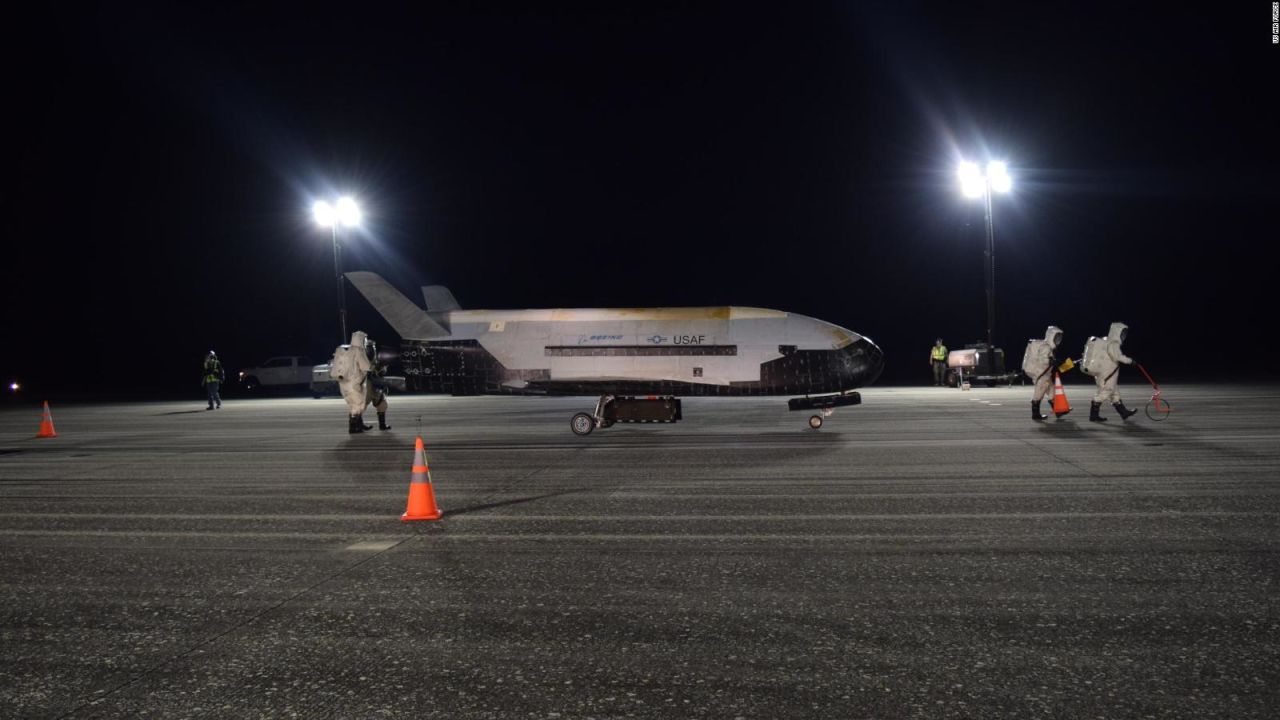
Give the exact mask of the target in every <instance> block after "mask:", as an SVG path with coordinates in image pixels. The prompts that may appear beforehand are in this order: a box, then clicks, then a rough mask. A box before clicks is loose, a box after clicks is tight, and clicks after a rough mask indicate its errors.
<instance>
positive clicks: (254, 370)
mask: <svg viewBox="0 0 1280 720" xmlns="http://www.w3.org/2000/svg"><path fill="white" fill-rule="evenodd" d="M312 367H313V364H312V362H311V358H309V357H305V356H302V355H284V356H282V357H273V358H267V360H266V362H264V363H262V364H261V365H259V366H257V367H251V368H245V369H243V370H241V371H240V385H241V386H242V387H243V388H244V389H245V390H249V391H264V390H267V391H269V390H302V389H303V388H305V387H307V385H309V384H310V383H311V368H312Z"/></svg>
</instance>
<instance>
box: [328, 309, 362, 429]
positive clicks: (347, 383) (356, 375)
mask: <svg viewBox="0 0 1280 720" xmlns="http://www.w3.org/2000/svg"><path fill="white" fill-rule="evenodd" d="M365 337H366V336H365V334H364V333H363V332H361V331H359V330H357V331H355V332H354V333H351V344H350V345H339V346H338V348H337V349H336V350H334V351H333V359H332V360H331V361H330V364H329V377H332V378H334V379H336V380H337V381H338V388H339V389H340V390H342V399H343V400H346V401H347V411H348V413H349V414H351V415H362V414H364V408H365V405H368V404H369V384H368V382H366V379H365V378H366V376H367V375H368V374H369V369H370V368H371V367H372V365H371V364H370V362H369V357H368V355H366V354H365V350H364V345H365Z"/></svg>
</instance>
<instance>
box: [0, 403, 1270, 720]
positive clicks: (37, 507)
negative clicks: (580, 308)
mask: <svg viewBox="0 0 1280 720" xmlns="http://www.w3.org/2000/svg"><path fill="white" fill-rule="evenodd" d="M1122 390H1123V391H1124V392H1125V394H1126V396H1127V398H1130V399H1131V400H1130V405H1131V406H1137V407H1139V408H1140V407H1141V406H1142V405H1143V404H1144V402H1145V398H1146V396H1148V395H1149V394H1150V390H1149V389H1144V388H1143V387H1141V386H1137V385H1128V386H1124V387H1123V388H1122ZM1165 392H1166V396H1167V397H1168V398H1169V399H1170V400H1172V401H1173V403H1174V404H1175V405H1176V407H1177V411H1176V412H1175V413H1174V414H1173V416H1172V417H1171V418H1170V419H1169V420H1168V421H1166V422H1163V423H1155V422H1151V421H1150V420H1148V419H1147V418H1145V417H1144V416H1142V415H1139V416H1137V417H1135V418H1134V419H1132V420H1130V421H1129V422H1127V423H1122V422H1120V420H1119V419H1118V418H1117V417H1116V416H1115V413H1114V411H1113V410H1112V409H1111V408H1110V407H1107V408H1106V410H1105V413H1106V414H1107V415H1108V416H1109V417H1110V418H1111V420H1110V421H1109V422H1107V423H1105V424H1104V425H1097V424H1091V423H1089V422H1087V421H1086V420H1087V414H1088V393H1087V391H1086V389H1085V388H1084V387H1083V386H1069V387H1068V394H1069V396H1070V397H1071V398H1072V400H1073V401H1074V403H1075V405H1076V407H1075V410H1074V412H1072V413H1071V414H1070V415H1068V416H1067V417H1066V418H1065V419H1063V420H1060V421H1050V422H1047V423H1043V424H1036V423H1033V422H1032V421H1031V420H1030V418H1029V413H1030V410H1029V408H1028V403H1027V400H1028V397H1029V394H1030V389H1029V388H1025V387H1023V388H1012V389H974V390H972V391H969V392H961V391H959V390H949V389H935V388H918V389H894V388H871V389H869V390H867V391H865V392H864V404H863V405H862V406H860V407H855V408H843V409H841V410H839V411H838V412H837V413H836V415H835V416H833V417H831V418H829V419H828V420H827V424H826V426H825V427H824V428H823V429H822V430H820V431H812V430H809V429H808V428H807V427H806V426H805V419H806V418H807V416H808V413H788V412H787V411H786V405H785V398H772V399H694V400H686V401H685V409H684V415H685V417H686V420H685V421H683V422H681V423H679V424H677V425H648V426H634V425H631V426H629V425H618V426H615V427H613V428H609V429H607V430H599V431H597V432H596V433H595V434H593V435H591V436H589V437H586V438H580V437H577V436H574V435H573V434H571V433H570V431H569V417H570V416H571V415H572V414H573V413H574V412H578V411H580V410H585V409H590V407H591V406H592V405H593V400H591V399H588V398H500V397H480V398H448V397H393V398H392V399H391V402H392V408H391V413H390V419H391V422H392V424H393V425H394V429H393V430H392V431H390V432H386V433H379V432H377V431H376V430H375V431H373V432H372V433H370V434H368V435H362V436H349V435H347V434H346V418H345V414H344V409H343V405H342V403H341V401H339V400H337V399H325V400H311V399H279V400H253V401H229V402H227V404H226V406H225V407H224V408H223V409H222V410H219V411H214V412H206V411H204V410H203V405H204V403H203V401H200V400H196V401H193V402H190V403H164V404H128V405H83V406H56V405H55V406H54V408H53V413H54V421H55V424H56V427H57V430H58V432H59V437H57V438H54V439H46V440H35V439H31V436H32V435H34V434H35V432H36V430H37V427H38V425H39V421H40V410H39V408H38V407H27V408H22V409H8V410H5V411H3V412H0V717H23V718H62V717H75V718H88V717H95V718H96V717H105V718H124V717H163V718H186V717H205V718H228V717H282V718H283V717H301V718H378V717H441V718H512V717H520V718H526V717H527V718H534V717H536V718H557V717H559V718H629V717H635V718H672V717H706V718H737V717H740V718H810V717H820V718H897V717H920V718H938V717H955V718H994V717H1008V718H1028V717H1073V718H1074V717H1091V718H1120V717H1124V718H1139V717H1159V718H1168V717H1186V718H1209V717H1222V718H1226V717H1230V718H1245V717H1268V718H1270V717H1275V716H1276V714H1277V712H1278V711H1280V600H1277V597H1278V595H1280V583H1278V582H1277V580H1278V579H1280V472H1278V470H1280V412H1277V411H1276V408H1277V406H1278V405H1280V387H1243V386H1222V387H1215V386H1170V387H1168V388H1166V391H1165ZM369 417H370V418H372V413H370V415H369ZM417 417H420V418H421V420H420V422H421V432H422V435H423V437H424V438H425V441H426V445H427V451H428V456H429V458H430V464H431V469H432V475H433V479H434V486H435V491H436V497H437V499H438V501H439V503H440V505H441V506H442V507H443V508H444V510H445V513H446V514H445V516H444V518H443V519H442V520H440V521H438V522H433V523H428V522H424V523H401V522H400V521H399V515H400V513H401V512H403V511H404V507H405V499H406V495H407V490H408V481H409V477H410V466H411V464H412V460H413V438H414V436H415V434H416V432H417V427H418V421H417V420H416V418H417Z"/></svg>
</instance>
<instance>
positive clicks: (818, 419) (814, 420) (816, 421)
mask: <svg viewBox="0 0 1280 720" xmlns="http://www.w3.org/2000/svg"><path fill="white" fill-rule="evenodd" d="M809 427H811V428H813V429H814V430H817V429H818V428H820V427H822V416H821V415H814V416H812V417H810V418H809Z"/></svg>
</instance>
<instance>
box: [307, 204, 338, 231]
mask: <svg viewBox="0 0 1280 720" xmlns="http://www.w3.org/2000/svg"><path fill="white" fill-rule="evenodd" d="M311 214H312V215H314V216H315V218H316V224H318V225H319V226H320V227H333V223H334V222H336V220H337V217H336V213H335V212H334V210H333V206H332V205H330V204H329V203H327V202H325V201H323V200H317V201H316V202H315V204H314V205H312V206H311Z"/></svg>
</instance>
